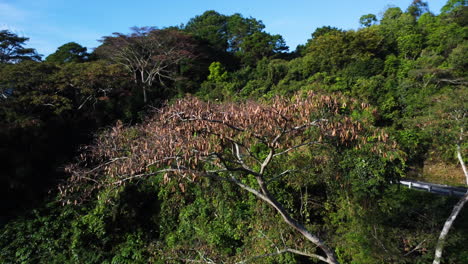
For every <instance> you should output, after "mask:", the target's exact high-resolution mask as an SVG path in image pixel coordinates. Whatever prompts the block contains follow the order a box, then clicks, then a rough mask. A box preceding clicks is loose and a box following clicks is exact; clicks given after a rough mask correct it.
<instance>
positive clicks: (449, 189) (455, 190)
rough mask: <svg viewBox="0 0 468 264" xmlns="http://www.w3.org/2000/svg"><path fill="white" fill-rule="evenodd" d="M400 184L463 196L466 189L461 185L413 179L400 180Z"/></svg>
mask: <svg viewBox="0 0 468 264" xmlns="http://www.w3.org/2000/svg"><path fill="white" fill-rule="evenodd" d="M400 184H402V185H405V186H408V188H410V189H417V190H425V191H428V192H432V193H437V194H442V195H455V196H459V197H461V196H463V195H464V194H465V193H466V191H467V188H463V187H453V186H448V185H442V184H435V183H429V182H420V181H413V180H401V181H400Z"/></svg>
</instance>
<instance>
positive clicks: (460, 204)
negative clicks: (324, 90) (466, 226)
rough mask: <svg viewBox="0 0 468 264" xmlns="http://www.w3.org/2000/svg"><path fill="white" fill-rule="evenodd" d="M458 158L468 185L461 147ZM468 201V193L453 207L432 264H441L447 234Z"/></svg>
mask: <svg viewBox="0 0 468 264" xmlns="http://www.w3.org/2000/svg"><path fill="white" fill-rule="evenodd" d="M457 157H458V161H459V162H460V165H461V167H462V169H463V173H464V174H465V178H466V184H467V185H468V170H467V169H466V165H465V162H464V161H463V157H462V155H461V149H460V145H457ZM467 201H468V191H467V192H466V193H465V195H463V197H462V198H461V199H460V201H458V203H457V204H456V205H455V206H454V207H453V210H452V213H451V214H450V216H449V217H448V218H447V220H446V221H445V224H444V228H442V232H440V235H439V240H438V241H437V245H436V249H435V257H434V261H433V262H432V264H440V260H441V259H442V251H443V250H444V246H445V238H446V237H447V234H448V232H449V230H450V228H451V227H452V225H453V222H455V219H457V216H458V214H459V213H460V211H461V210H462V208H463V206H464V205H465V203H466V202H467Z"/></svg>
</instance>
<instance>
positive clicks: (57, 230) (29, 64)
mask: <svg viewBox="0 0 468 264" xmlns="http://www.w3.org/2000/svg"><path fill="white" fill-rule="evenodd" d="M408 4H409V6H408V8H407V9H404V10H403V9H401V8H399V7H387V8H386V10H385V11H384V12H383V13H382V14H380V15H377V14H363V15H362V16H361V17H357V18H356V21H357V22H359V24H360V27H359V28H357V29H354V30H344V29H340V28H336V27H334V26H333V25H329V26H323V27H319V28H317V29H315V31H313V32H310V39H308V40H305V41H304V44H303V45H299V46H298V47H297V48H296V49H295V50H291V51H290V48H289V47H288V46H287V45H286V43H285V40H284V39H283V37H282V36H281V35H278V34H271V33H268V32H266V31H265V25H264V24H263V22H262V21H260V20H258V19H256V18H253V17H245V16H243V15H242V14H238V13H236V14H231V15H225V14H221V13H218V12H217V11H214V10H208V11H206V12H204V13H203V14H200V15H198V16H195V17H193V18H191V19H188V20H187V23H186V24H183V25H180V26H173V27H167V28H158V27H154V26H147V27H134V28H132V29H131V30H130V33H112V34H109V35H108V36H103V37H102V39H101V44H100V46H99V47H97V48H95V49H93V50H88V49H87V48H86V47H83V46H81V45H80V44H78V43H76V42H69V43H65V44H63V45H62V46H60V47H58V48H57V51H56V52H54V53H52V54H50V55H49V56H47V57H46V58H45V59H44V60H43V61H42V57H41V55H39V54H38V53H37V52H36V50H35V49H33V48H25V46H26V42H27V41H28V40H29V39H28V38H26V37H19V36H18V35H16V34H15V33H13V32H10V31H8V30H2V31H0V126H1V127H2V129H0V136H1V138H2V140H1V141H0V159H1V160H2V163H1V164H2V166H1V167H2V170H0V183H1V184H0V188H1V190H0V197H1V201H2V202H1V203H0V206H1V207H0V209H1V212H2V213H1V214H0V262H2V263H194V262H195V263H291V264H293V263H311V262H313V263H362V264H366V263H368V264H372V263H395V264H396V263H428V262H431V261H434V262H433V263H454V264H455V263H465V262H467V261H468V250H467V248H466V243H467V242H468V235H467V234H468V225H467V223H468V213H467V210H466V208H465V209H464V210H463V209H462V208H463V205H464V203H466V201H468V198H467V197H468V194H465V196H463V197H462V199H461V200H459V199H460V198H459V197H454V196H448V195H446V196H443V195H438V194H434V193H429V192H422V191H417V190H414V189H406V188H405V187H403V186H400V185H399V184H398V182H399V181H400V180H401V179H411V180H420V181H426V182H432V183H438V184H448V185H452V186H455V187H463V186H464V187H466V186H467V185H468V180H467V179H468V176H467V174H468V172H467V171H466V166H465V165H464V163H465V162H466V160H467V158H466V157H467V156H468V144H467V143H466V137H467V135H466V131H467V130H468V127H467V124H468V122H467V111H468V110H467V109H468V99H467V98H468V90H467V83H468V79H467V68H468V64H467V61H468V59H467V54H468V42H467V37H468V31H467V25H468V21H467V17H468V14H467V11H468V8H467V3H466V1H465V0H448V1H447V3H446V4H445V5H444V6H443V8H442V9H441V10H440V13H438V14H434V13H433V12H431V10H429V6H428V4H427V2H424V1H421V0H414V1H412V2H410V3H408ZM463 169H465V171H464V170H463ZM465 176H466V178H465ZM457 201H458V203H457ZM454 206H455V207H454ZM454 214H455V218H452V219H454V221H452V222H451V223H450V225H449V226H448V227H447V223H448V222H447V221H446V220H447V217H448V216H449V215H450V216H453V215H454ZM449 219H450V218H449ZM443 228H444V229H443ZM441 230H447V232H446V234H445V235H444V236H443V235H441ZM448 230H450V231H448ZM442 233H444V231H442ZM436 249H437V250H436ZM436 251H437V252H438V253H435V252H436ZM435 255H436V257H435ZM437 256H438V257H437Z"/></svg>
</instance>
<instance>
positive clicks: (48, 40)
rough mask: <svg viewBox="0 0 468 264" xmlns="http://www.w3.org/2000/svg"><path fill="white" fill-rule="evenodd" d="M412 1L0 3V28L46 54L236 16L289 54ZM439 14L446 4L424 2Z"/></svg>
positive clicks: (14, 0)
mask: <svg viewBox="0 0 468 264" xmlns="http://www.w3.org/2000/svg"><path fill="white" fill-rule="evenodd" d="M411 1H412V0H328V1H323V0H281V1H279V0H235V1H224V0H217V1H216V0H172V1H168V0H133V1H128V0H127V1H125V0H114V1H110V0H94V1H91V0H0V30H1V29H9V30H11V31H13V32H15V33H16V34H18V35H20V36H25V37H29V38H30V41H29V42H28V47H32V48H35V49H37V50H38V52H39V53H40V54H44V55H48V54H50V53H52V52H54V51H55V50H56V49H57V47H59V46H61V45H63V44H65V43H67V42H71V41H74V42H77V43H79V44H81V45H83V46H86V47H88V48H90V49H91V48H94V47H96V46H98V45H99V42H98V41H97V40H98V39H100V38H101V37H102V36H107V35H110V34H111V33H112V32H122V33H127V32H129V28H130V27H132V26H157V27H160V28H161V27H166V26H174V25H180V24H182V23H186V22H187V21H188V20H189V19H190V18H192V17H194V16H196V15H199V14H202V13H203V12H204V11H206V10H216V11H218V12H220V13H222V14H226V15H230V14H233V13H241V14H242V15H244V16H246V17H249V16H252V17H254V18H256V19H259V20H262V21H263V23H264V24H265V25H266V31H267V32H270V33H273V34H280V35H282V36H283V37H284V39H285V40H286V43H287V45H288V46H289V47H290V49H291V50H294V49H295V47H296V46H297V45H298V44H303V43H305V42H306V40H307V39H308V38H309V37H310V34H311V33H312V32H313V31H314V30H315V29H316V28H317V27H320V26H327V25H330V26H335V27H338V28H342V29H356V28H358V26H359V23H358V21H359V18H360V16H361V15H364V14H368V13H372V14H376V15H377V16H379V15H381V14H382V12H383V11H384V10H385V9H386V8H387V7H389V6H398V7H401V8H402V9H403V10H405V9H406V8H407V7H408V5H409V4H410V3H411ZM427 2H428V3H429V8H430V9H431V11H432V12H434V13H436V14H437V13H439V10H440V8H441V7H442V6H443V5H444V4H445V3H446V0H428V1H427Z"/></svg>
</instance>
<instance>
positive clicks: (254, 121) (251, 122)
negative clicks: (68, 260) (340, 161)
mask: <svg viewBox="0 0 468 264" xmlns="http://www.w3.org/2000/svg"><path fill="white" fill-rule="evenodd" d="M368 110H369V106H367V105H366V104H358V103H357V102H356V101H352V100H347V99H345V98H343V97H332V96H319V95H317V94H314V93H311V92H309V93H306V94H299V95H297V96H296V97H295V98H294V99H284V98H279V97H278V98H276V99H275V100H273V101H272V102H271V103H270V104H263V103H256V102H246V103H224V104H213V103H206V102H203V101H201V100H199V99H196V98H188V99H183V100H179V101H177V102H175V103H174V104H173V105H171V106H168V107H165V108H163V109H161V110H160V111H159V112H158V113H157V114H156V115H155V116H154V117H153V118H152V119H151V120H150V121H149V122H148V123H146V124H143V125H140V126H138V127H136V128H129V129H126V128H123V127H122V126H121V125H120V126H119V125H118V126H117V127H115V128H113V129H112V130H111V131H109V132H108V133H106V134H104V135H102V136H101V137H99V138H98V140H97V142H96V143H97V144H96V145H95V146H93V147H91V149H90V151H89V152H88V153H87V154H86V155H83V156H82V157H83V158H82V159H81V160H80V161H79V162H78V163H76V164H74V165H71V166H69V167H68V171H69V172H71V173H72V175H71V177H70V178H69V181H68V182H67V183H66V184H64V185H62V186H61V187H60V192H61V193H62V194H63V195H64V197H65V201H66V202H73V203H79V202H80V201H83V199H85V198H86V197H89V195H93V194H95V192H96V191H99V190H102V189H106V188H114V187H118V186H122V185H126V184H129V183H132V182H134V183H135V182H139V181H141V180H144V179H148V178H149V177H150V176H152V175H162V174H164V177H163V179H164V181H163V182H168V181H177V182H178V183H179V186H180V188H181V190H182V191H183V190H184V189H185V187H184V185H185V184H186V181H190V182H197V181H201V180H202V179H204V178H211V179H215V180H221V181H227V182H231V183H232V184H234V185H236V186H238V187H240V188H241V189H243V190H245V191H247V192H249V193H251V194H253V195H254V196H255V197H257V198H258V199H259V200H262V201H264V202H265V203H267V204H268V205H270V206H271V207H272V208H273V209H274V210H275V211H276V212H277V213H279V214H280V215H281V217H282V219H283V221H284V222H285V223H286V224H287V225H289V226H290V227H291V228H292V229H293V230H295V231H297V232H298V233H299V234H300V235H301V236H302V237H301V238H302V239H305V240H306V241H309V242H311V243H312V244H313V245H314V247H316V248H317V249H318V250H317V252H315V253H313V252H314V251H315V250H314V247H307V248H306V250H302V251H301V250H297V249H294V248H289V247H287V248H285V249H283V250H278V251H277V252H276V253H274V254H281V253H287V252H289V253H295V254H300V255H303V256H307V257H310V258H315V259H316V260H321V261H323V262H326V263H338V260H337V258H336V256H335V253H334V252H333V250H332V249H331V248H330V247H329V246H328V245H327V244H326V243H325V241H324V240H323V239H322V238H320V237H319V236H318V235H317V234H314V233H313V232H311V231H310V230H309V229H308V228H307V227H306V226H305V225H304V224H302V223H300V222H299V221H297V220H296V219H295V217H294V216H293V214H292V213H291V212H290V211H289V210H288V209H287V207H285V205H284V204H282V203H281V202H280V201H279V200H278V199H277V198H276V195H277V193H276V192H277V191H278V189H275V188H274V187H273V186H275V185H276V186H277V183H278V181H284V180H285V178H288V177H290V178H294V177H313V176H311V174H310V171H311V168H310V167H307V166H305V167H307V168H305V167H304V166H301V165H297V164H296V165H295V162H294V161H298V160H300V161H301V162H300V163H301V164H311V166H314V165H313V164H316V165H317V166H320V164H319V163H320V162H319V163H317V162H318V161H314V159H316V158H318V157H316V156H317V155H320V154H319V153H323V151H326V149H328V148H334V147H337V148H341V149H343V148H356V150H357V149H361V150H363V149H365V150H363V151H368V153H374V154H375V155H377V156H379V154H378V153H383V154H382V155H383V156H385V157H390V156H392V155H393V153H395V152H394V147H395V145H394V144H390V141H388V136H387V135H386V134H385V133H384V132H383V131H380V130H375V129H373V128H372V126H371V125H370V124H364V123H361V122H358V121H356V120H354V119H353V118H351V117H350V116H349V115H347V114H345V113H349V112H351V113H355V114H357V113H358V112H362V111H368ZM362 122H365V121H362ZM368 139H370V141H369V140H368ZM371 141H372V142H371ZM387 160H388V159H387ZM321 162H327V161H325V160H324V161H321ZM382 162H384V163H385V160H382ZM87 164H94V165H93V166H91V167H90V166H89V165H87ZM337 173H339V172H337ZM374 177H375V176H374ZM380 180H381V179H380ZM184 181H185V182H184ZM377 181H379V180H377ZM277 188H278V187H277ZM279 188H280V189H281V187H279ZM283 188H284V186H283ZM275 190H276V191H275ZM281 191H286V189H284V190H283V189H282V190H281Z"/></svg>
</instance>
